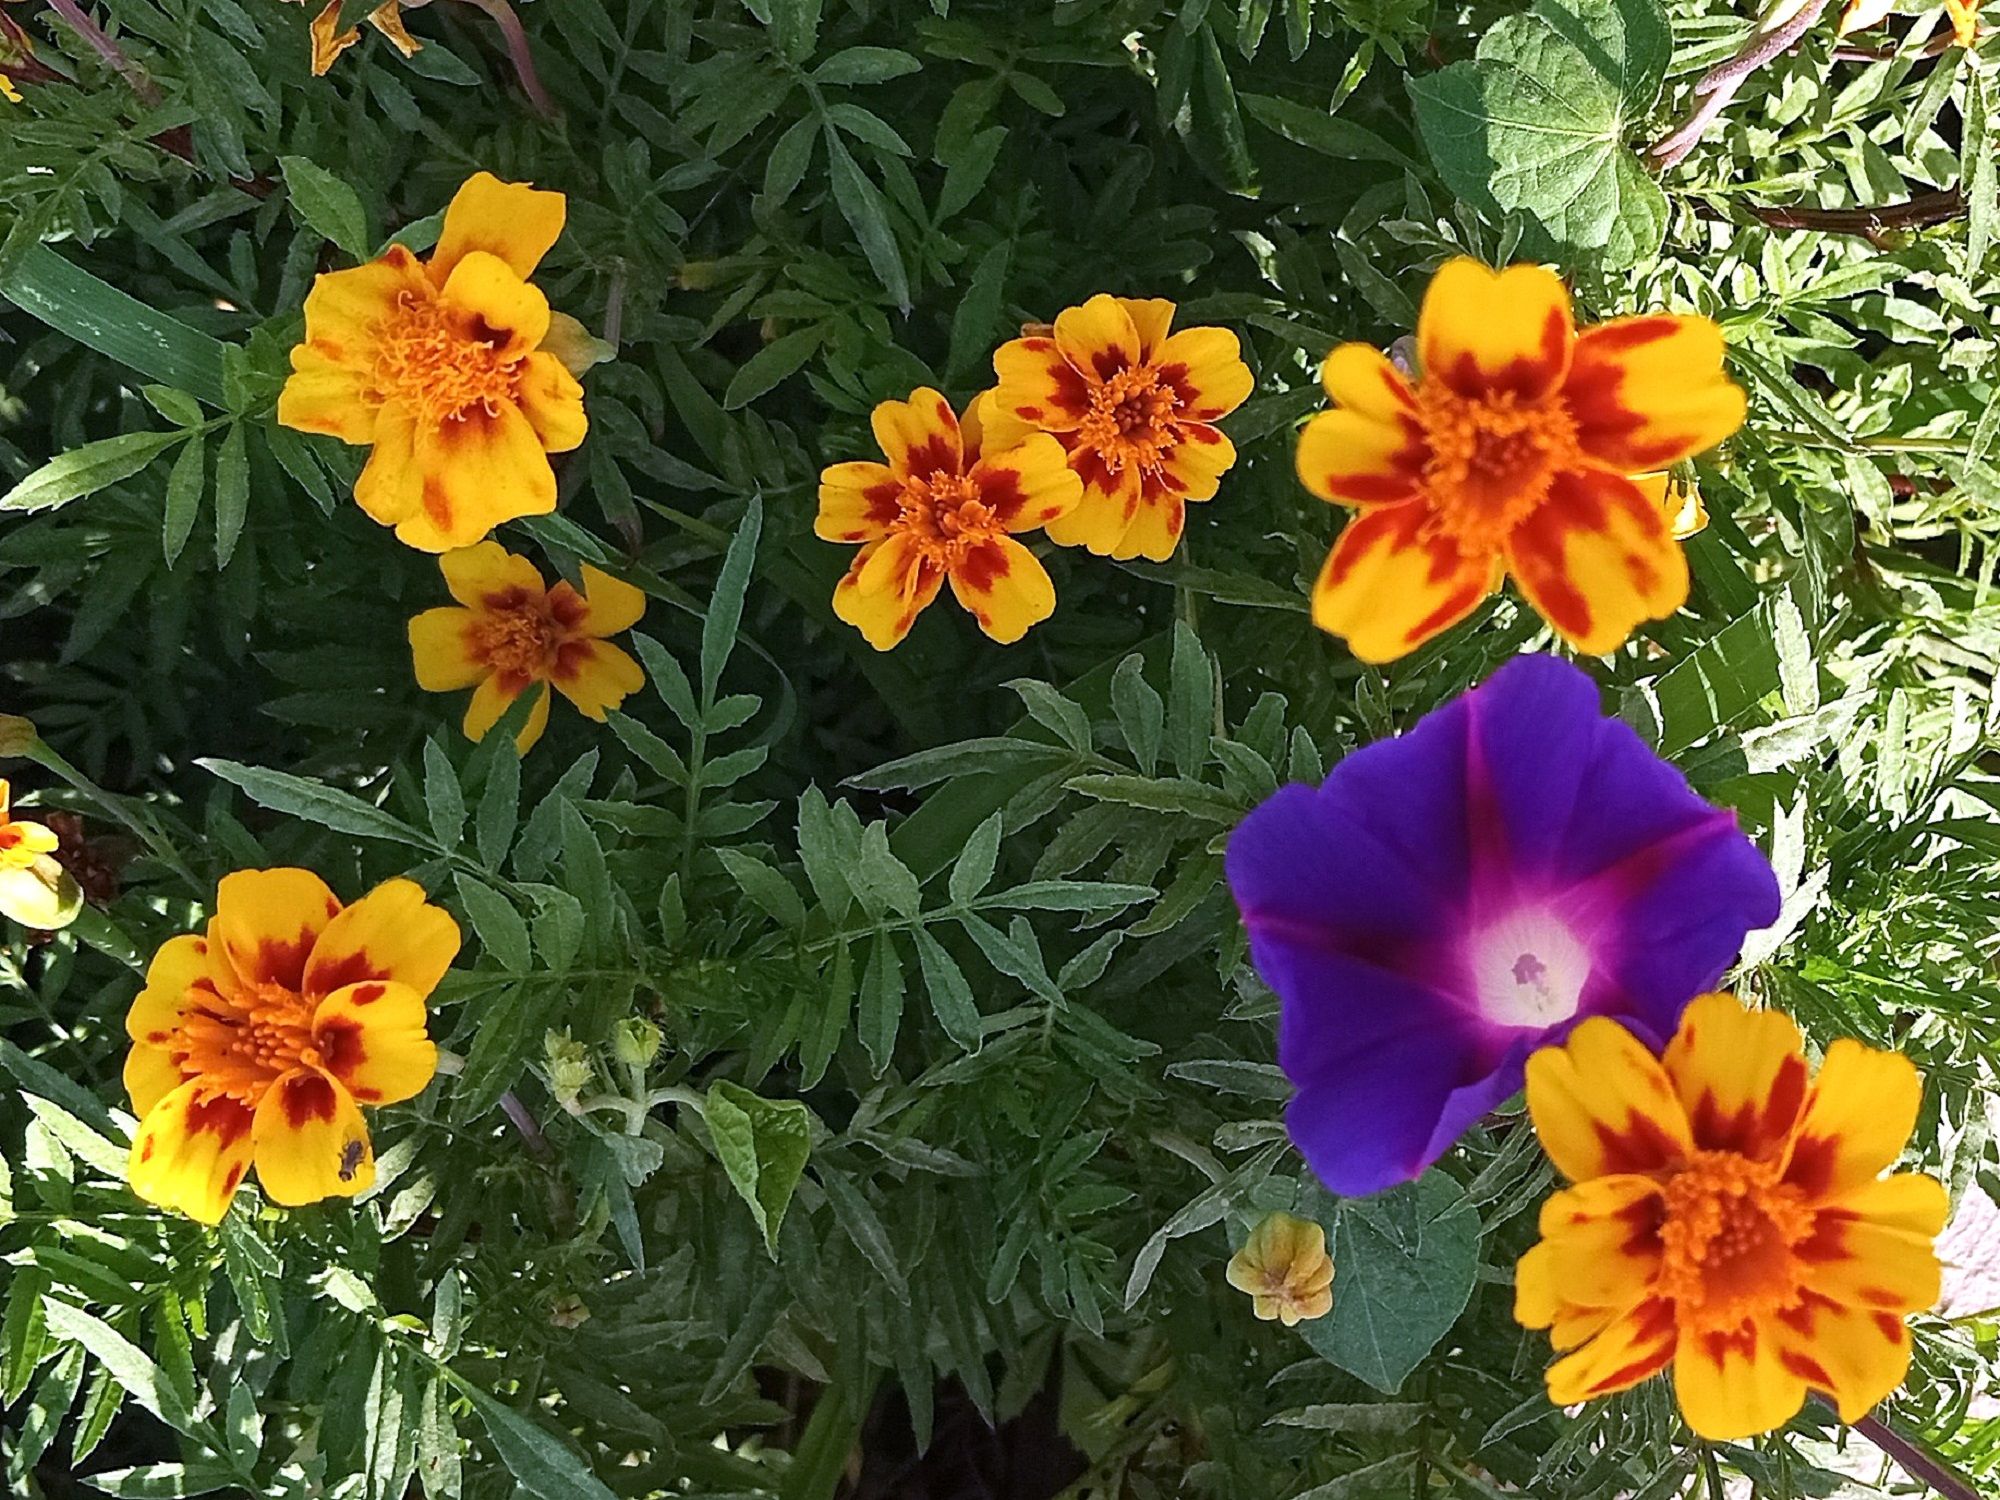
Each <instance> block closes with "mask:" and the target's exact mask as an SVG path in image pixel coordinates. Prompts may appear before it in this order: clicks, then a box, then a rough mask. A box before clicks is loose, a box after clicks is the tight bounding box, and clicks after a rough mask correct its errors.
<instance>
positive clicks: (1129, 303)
mask: <svg viewBox="0 0 2000 1500" xmlns="http://www.w3.org/2000/svg"><path fill="white" fill-rule="evenodd" d="M1118 305H1119V306H1120V307H1122V308H1124V309H1125V316H1126V317H1128V318H1130V319H1131V320H1132V329H1133V331H1134V332H1135V333H1137V334H1138V335H1139V358H1140V359H1142V360H1146V361H1151V359H1152V358H1153V355H1154V353H1155V351H1157V350H1158V349H1159V347H1160V345H1161V344H1163V343H1165V342H1166V340H1167V333H1168V330H1169V329H1171V328H1172V327H1173V326H1174V304H1173V303H1171V302H1169V301H1168V300H1167V299H1166V298H1165V297H1120V298H1119V299H1118Z"/></svg>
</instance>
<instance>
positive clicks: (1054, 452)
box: [967, 432, 1083, 533]
mask: <svg viewBox="0 0 2000 1500" xmlns="http://www.w3.org/2000/svg"><path fill="white" fill-rule="evenodd" d="M967 477H968V478H970V479H971V481H972V483H973V485H974V487H975V488H976V489H977V490H978V492H979V499H980V501H981V503H983V504H985V505H986V506H988V507H989V508H991V510H992V512H993V519H994V520H995V521H997V522H998V523H999V524H1000V526H1001V527H1002V528H1003V529H1005V530H1007V531H1010V532H1017V533H1018V532H1023V531H1035V530H1038V529H1039V528H1041V527H1043V526H1046V525H1048V523H1049V522H1051V521H1054V520H1057V519H1059V518H1061V517H1063V516H1066V515H1068V514H1069V513H1070V512H1071V511H1073V510H1075V509H1076V508H1077V506H1079V505H1081V504H1082V503H1083V481H1082V480H1081V479H1079V478H1078V477H1077V476H1076V473H1075V471H1074V470H1072V469H1071V468H1070V466H1069V455H1068V454H1067V453H1065V452H1064V451H1063V445H1062V444H1061V443H1059V442H1057V441H1056V440H1055V439H1054V438H1053V437H1051V436H1049V434H1047V433H1046V432H1036V433H1031V434H1030V435H1029V436H1028V437H1026V438H1025V439H1023V440H1022V441H1021V442H1020V443H1018V444H1016V445H1015V446H1013V447H1011V448H1007V449H1003V450H1001V451H998V452H995V453H994V454H992V456H990V457H987V458H982V459H980V460H979V461H978V462H977V463H975V464H974V465H973V466H972V470H971V473H970V474H969V475H968V476H967Z"/></svg>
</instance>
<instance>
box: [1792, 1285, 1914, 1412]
mask: <svg viewBox="0 0 2000 1500" xmlns="http://www.w3.org/2000/svg"><path fill="white" fill-rule="evenodd" d="M1771 1333H1772V1337H1773V1338H1775V1339H1776V1341H1777V1344H1778V1350H1779V1358H1780V1360H1782V1361H1783V1363H1784V1365H1785V1367H1786V1368H1787V1369H1788V1370H1789V1371H1790V1372H1791V1373H1792V1374H1793V1375H1795V1376H1797V1377H1798V1378H1799V1379H1801V1380H1803V1381H1804V1382H1805V1383H1806V1384H1807V1385H1809V1386H1811V1387H1812V1388H1813V1389H1815V1390H1820V1391H1824V1392H1826V1393H1827V1394H1828V1395H1829V1396H1831V1397H1833V1400H1834V1405H1835V1406H1836V1407H1837V1408H1838V1409H1839V1411H1840V1420H1841V1421H1843V1422H1848V1423H1853V1422H1858V1421H1860V1420H1861V1418H1862V1417H1864V1416H1866V1415H1867V1413H1868V1410H1869V1408H1870V1407H1872V1406H1874V1405H1876V1404H1877V1403H1878V1402H1880V1401H1882V1400H1884V1399H1885V1398H1886V1397H1887V1396H1889V1394H1890V1393H1891V1392H1893V1391H1894V1390H1895V1389H1896V1387H1898V1386H1900V1385H1901V1384H1902V1383H1903V1380H1904V1378H1905V1377H1906V1376H1907V1375H1908V1374H1909V1373H1910V1333H1909V1330H1908V1329H1907V1328H1906V1327H1904V1326H1903V1320H1902V1319H1901V1318H1895V1317H1887V1316H1885V1315H1883V1314H1880V1313H1873V1312H1868V1311H1866V1310H1864V1309H1861V1308H1853V1307H1841V1306H1838V1305H1837V1304H1835V1303H1833V1302H1831V1301H1828V1300H1827V1299H1826V1298H1824V1297H1817V1296H1808V1297H1807V1298H1806V1299H1805V1300H1804V1301H1803V1302H1802V1303H1801V1304H1800V1305H1799V1306H1798V1307H1796V1308H1792V1309H1790V1310H1788V1311H1786V1312H1783V1313H1780V1314H1778V1315H1777V1317H1776V1318H1775V1319H1774V1320H1773V1322H1772V1325H1771Z"/></svg>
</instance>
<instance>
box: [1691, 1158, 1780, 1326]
mask: <svg viewBox="0 0 2000 1500" xmlns="http://www.w3.org/2000/svg"><path fill="white" fill-rule="evenodd" d="M1778 1176H1779V1164H1778V1163H1776V1162H1759V1161H1753V1160H1751V1159H1750V1158H1749V1157H1746V1156H1742V1155H1739V1154H1737V1153H1736V1152H1733V1151H1697V1152H1695V1153H1694V1154H1693V1156H1692V1157H1691V1158H1690V1160H1689V1161H1688V1163H1687V1165H1686V1166H1685V1167H1683V1168H1682V1169H1681V1170H1680V1171H1678V1172H1676V1173H1675V1174H1674V1175H1673V1176H1672V1177H1670V1178H1669V1179H1668V1180H1667V1182H1666V1185H1665V1186H1666V1216H1665V1221H1664V1222H1663V1223H1662V1225H1661V1226H1660V1243H1661V1246H1662V1250H1663V1253H1662V1255H1661V1257H1660V1278H1659V1282H1658V1288H1659V1291H1660V1294H1661V1295H1663V1296H1668V1297H1672V1298H1673V1299H1674V1302H1675V1304H1676V1309H1677V1316H1678V1318H1679V1320H1680V1323H1681V1325H1682V1326H1683V1327H1684V1328H1698V1329H1712V1330H1718V1331H1719V1330H1725V1329H1730V1328H1735V1327H1736V1326H1738V1325H1739V1324H1740V1323H1741V1322H1742V1321H1743V1320H1744V1319H1745V1318H1748V1317H1755V1316H1760V1315H1765V1314H1769V1313H1773V1312H1776V1311H1779V1310H1780V1309H1783V1308H1786V1307H1789V1306H1790V1305H1791V1304H1792V1303H1793V1302H1795V1301H1796V1300H1797V1297H1798V1290H1799V1284H1800V1273H1799V1266H1798V1263H1797V1261H1796V1259H1795V1258H1794V1256H1793V1253H1792V1251H1793V1247H1794V1246H1796V1245H1798V1244H1799V1243H1801V1242H1802V1241H1804V1240H1806V1239H1807V1238H1809V1237H1810V1236H1811V1234H1812V1232H1813V1219H1814V1215H1813V1211H1812V1209H1811V1208H1810V1207H1809V1206H1808V1205H1807V1204H1806V1202H1805V1199H1804V1196H1803V1195H1802V1194H1801V1193H1800V1192H1799V1190H1798V1189H1797V1188H1793V1187H1789V1186H1787V1185H1786V1184H1784V1183H1782V1182H1780V1181H1779V1180H1778Z"/></svg>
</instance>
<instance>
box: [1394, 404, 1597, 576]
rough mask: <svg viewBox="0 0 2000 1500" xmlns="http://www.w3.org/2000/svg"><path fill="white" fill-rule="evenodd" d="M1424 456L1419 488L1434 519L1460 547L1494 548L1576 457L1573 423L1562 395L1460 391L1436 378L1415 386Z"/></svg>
mask: <svg viewBox="0 0 2000 1500" xmlns="http://www.w3.org/2000/svg"><path fill="white" fill-rule="evenodd" d="M1417 409H1418V413H1419V416H1420V417H1421V419H1422V422H1423V428H1424V438H1425V442H1426V443H1427V445H1428V447H1429V449H1430V458H1429V460H1428V461H1427V462H1426V463H1425V465H1424V493H1425V495H1426V497H1427V498H1428V499H1429V501H1430V514H1431V518H1432V523H1433V524H1434V525H1435V526H1436V527H1437V529H1439V530H1441V531H1443V532H1444V533H1445V534H1446V535H1448V536H1450V537H1451V538H1452V540H1454V541H1455V542H1457V543H1458V545H1459V548H1460V550H1462V551H1465V552H1491V551H1494V550H1496V549H1497V548H1498V547H1499V546H1500V544H1501V543H1502V542H1504V541H1505V540H1506V539H1507V535H1508V533H1509V532H1511V531H1512V530H1513V529H1514V527H1515V526H1516V525H1518V524H1519V523H1520V522H1521V521H1522V520H1524V519H1525V518H1526V517H1527V516H1529V515H1530V514H1532V513H1533V512H1534V511H1535V509H1536V508H1537V507H1539V506H1540V505H1541V503H1542V502H1543V501H1544V500H1546V499H1548V496H1549V486H1550V485H1551V484H1552V483H1553V482H1554V480H1555V477H1556V475H1557V474H1558V473H1560V472H1562V471H1563V470H1564V469H1565V468H1569V467H1571V466H1573V465H1574V464H1576V463H1577V462H1578V461H1579V450H1578V448H1577V441H1576V423H1575V421H1574V419H1572V417H1571V416H1570V413H1569V409H1568V407H1566V406H1564V405H1563V403H1562V401H1561V400H1560V398H1551V399H1549V400H1544V401H1525V402H1524V401H1522V400H1520V399H1519V398H1518V397H1517V396H1516V395H1515V394H1514V393H1513V392H1512V391H1499V392H1495V393H1494V394H1492V395H1489V396H1479V397H1467V396H1461V395H1459V394H1458V393H1457V392H1456V391H1454V390H1452V389H1451V388H1450V387H1449V386H1447V385H1445V384H1444V383H1443V382H1442V381H1437V380H1427V381H1425V382H1424V383H1423V384H1422V385H1420V386H1419V387H1418V388H1417Z"/></svg>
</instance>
